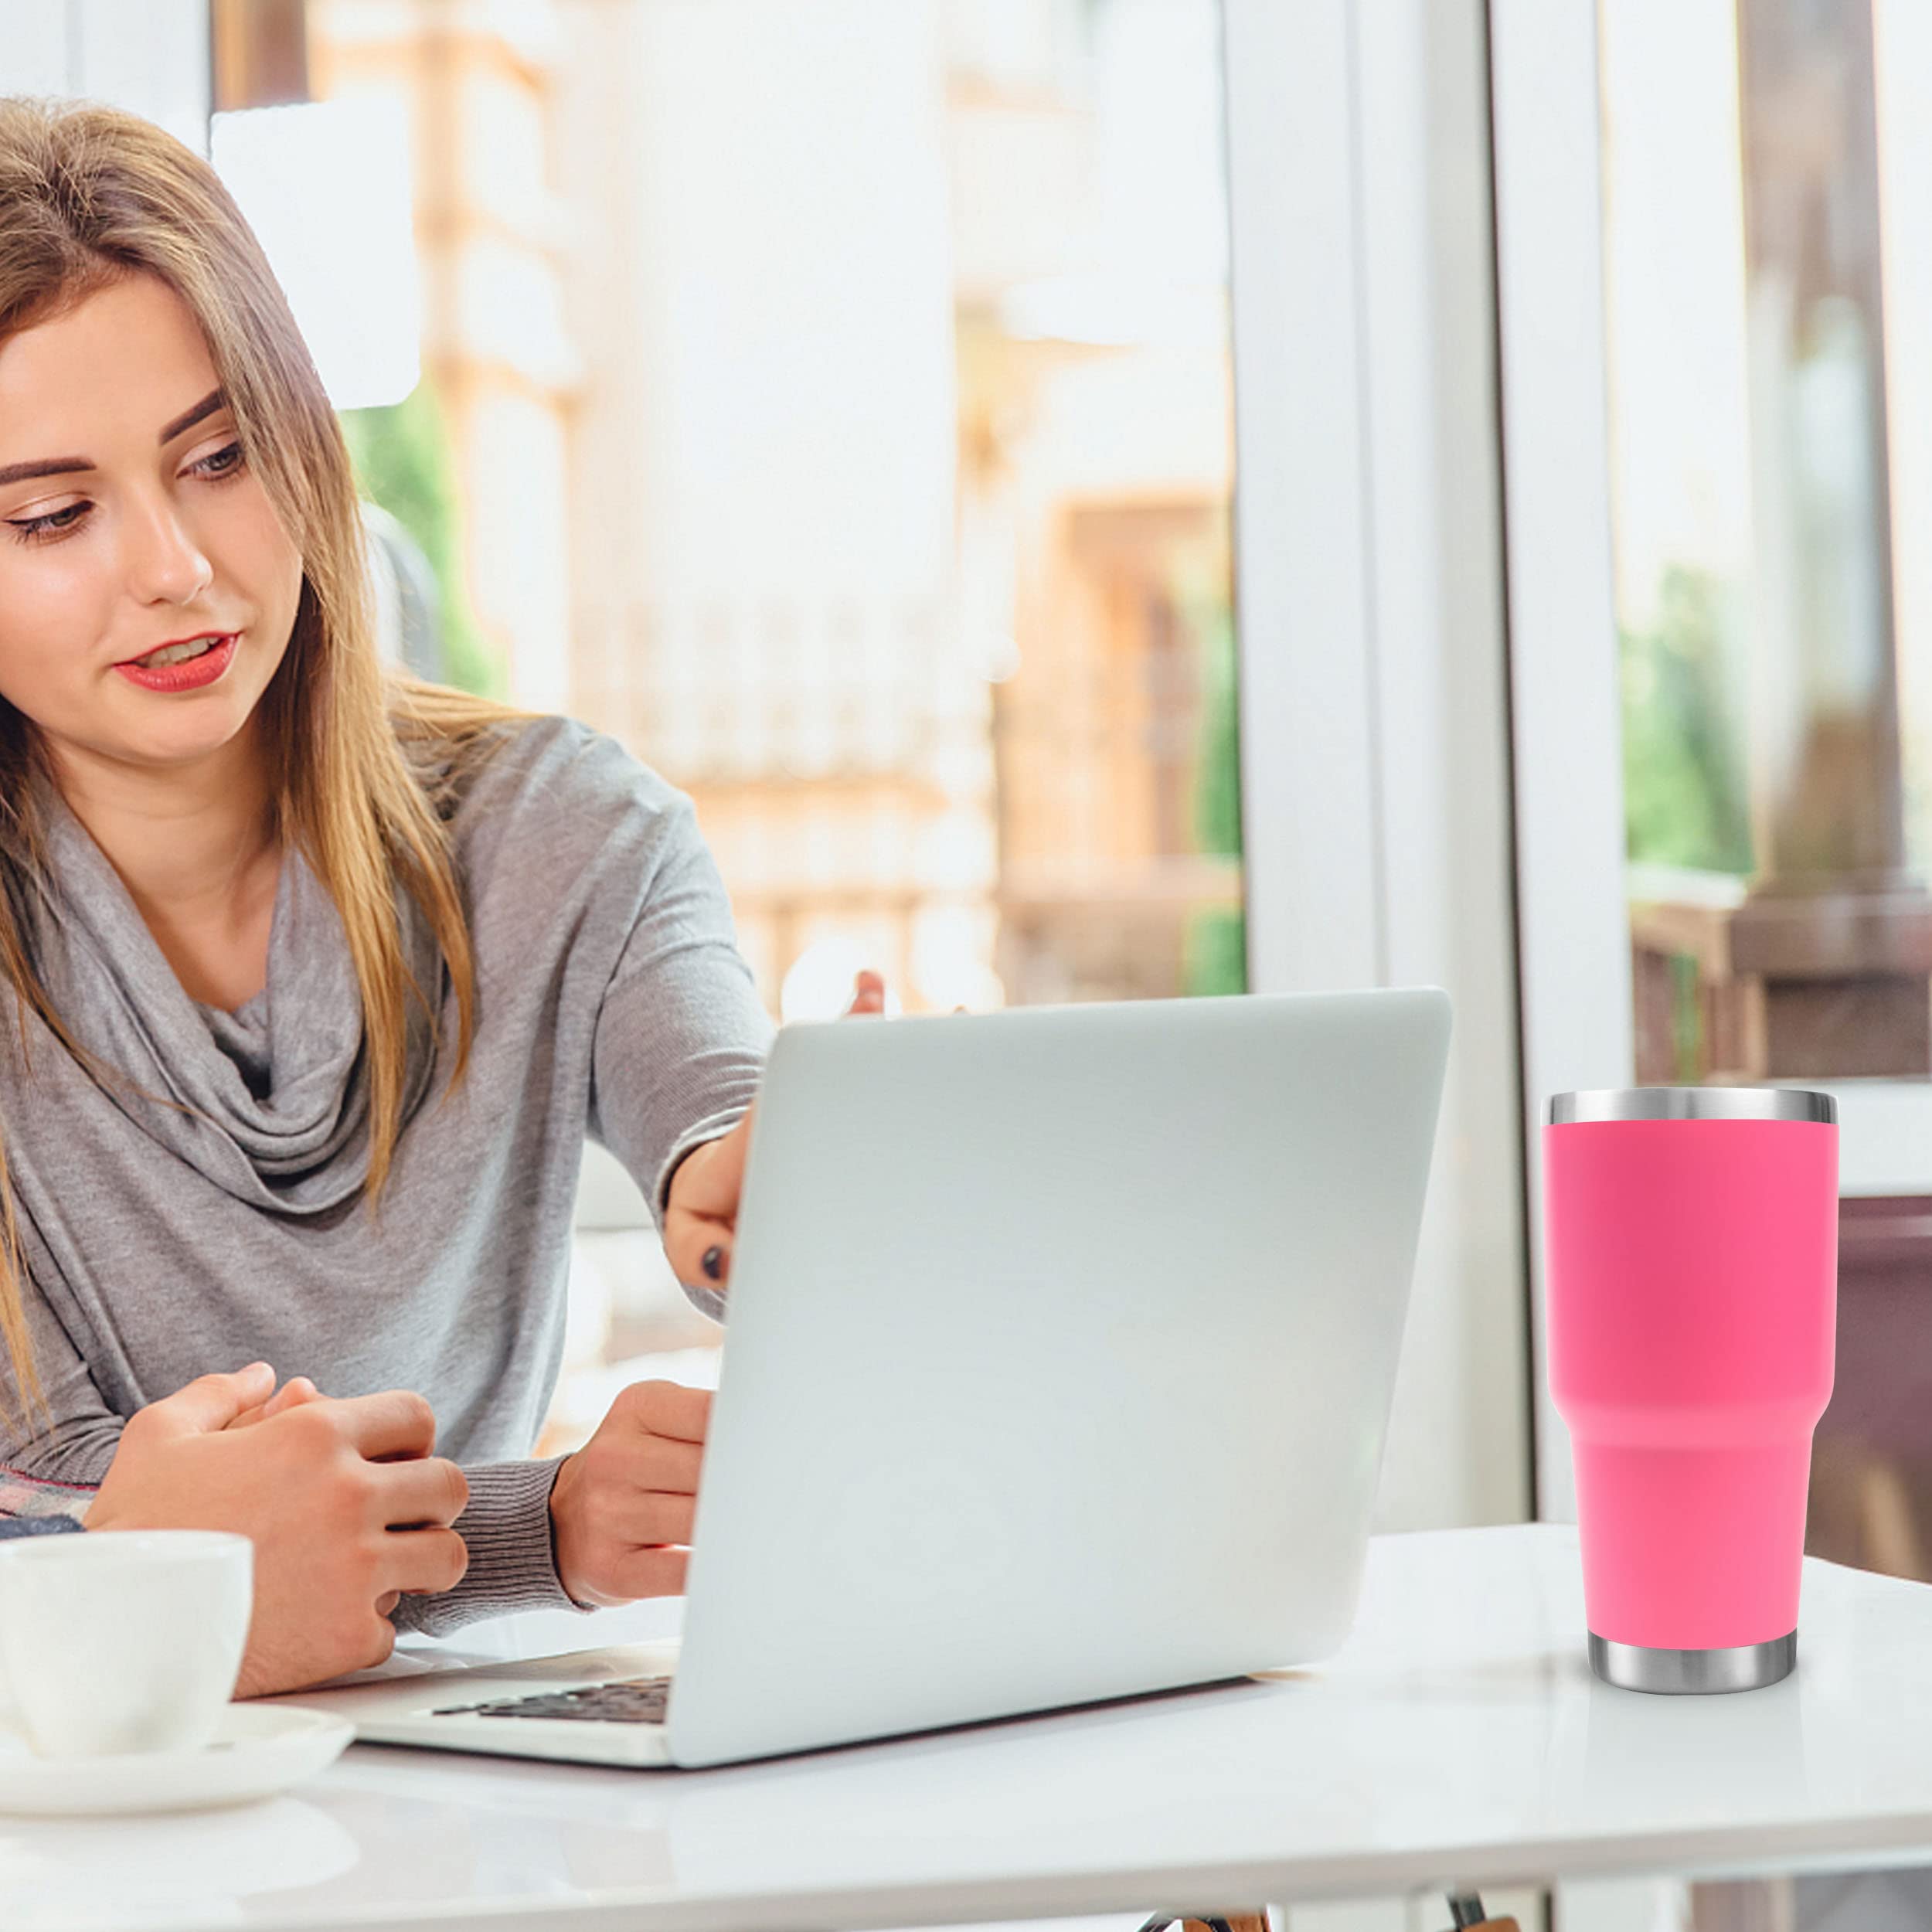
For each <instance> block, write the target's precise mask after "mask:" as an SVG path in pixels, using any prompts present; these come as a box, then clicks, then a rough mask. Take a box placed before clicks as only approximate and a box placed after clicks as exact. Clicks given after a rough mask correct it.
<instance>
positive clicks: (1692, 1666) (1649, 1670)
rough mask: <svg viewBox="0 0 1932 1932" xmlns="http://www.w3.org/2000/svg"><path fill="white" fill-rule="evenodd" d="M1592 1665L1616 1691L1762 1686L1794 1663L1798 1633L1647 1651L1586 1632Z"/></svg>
mask: <svg viewBox="0 0 1932 1932" xmlns="http://www.w3.org/2000/svg"><path fill="white" fill-rule="evenodd" d="M1797 1667H1798V1632H1797V1631H1792V1632H1791V1634H1790V1635H1789V1636H1788V1637H1774V1638H1772V1639H1771V1641H1770V1642H1769V1643H1768V1644H1740V1645H1736V1647H1735V1648H1733V1649H1730V1650H1651V1649H1648V1648H1645V1646H1644V1645H1641V1644H1613V1643H1611V1642H1609V1641H1607V1640H1606V1639H1605V1638H1601V1637H1599V1636H1598V1635H1597V1633H1596V1632H1595V1631H1591V1632H1590V1668H1591V1669H1592V1670H1594V1672H1596V1673H1597V1675H1598V1676H1599V1677H1600V1678H1601V1679H1603V1680H1604V1682H1605V1683H1606V1684H1614V1685H1616V1686H1617V1689H1620V1690H1634V1691H1655V1692H1659V1693H1661V1694H1662V1695H1664V1696H1679V1697H1681V1696H1692V1695H1695V1694H1696V1693H1699V1692H1706V1693H1707V1692H1713V1691H1747V1690H1762V1689H1764V1686H1765V1685H1767V1684H1775V1683H1776V1682H1777V1681H1778V1679H1780V1678H1782V1677H1788V1676H1790V1675H1791V1672H1793V1671H1794V1669H1796V1668H1797Z"/></svg>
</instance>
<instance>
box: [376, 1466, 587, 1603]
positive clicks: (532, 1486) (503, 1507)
mask: <svg viewBox="0 0 1932 1932" xmlns="http://www.w3.org/2000/svg"><path fill="white" fill-rule="evenodd" d="M562 1464H563V1458H562V1457H561V1456H553V1457H551V1458H548V1459H547V1460H546V1461H542V1462H493V1463H485V1464H479V1465H477V1466H474V1467H471V1466H466V1467H465V1468H464V1471H463V1474H464V1476H465V1477H466V1478H468V1481H469V1485H470V1500H469V1502H468V1506H467V1507H466V1508H465V1509H464V1512H463V1513H462V1515H460V1516H458V1517H457V1519H456V1529H457V1534H458V1535H459V1536H461V1538H462V1539H463V1540H464V1543H465V1544H466V1545H467V1546H468V1549H469V1553H470V1566H469V1568H468V1570H465V1571H464V1573H463V1580H462V1581H461V1583H458V1584H457V1587H455V1588H454V1590H444V1591H443V1592H441V1593H440V1594H439V1595H437V1596H434V1597H403V1599H402V1600H401V1601H400V1603H398V1604H397V1605H396V1608H395V1610H394V1611H393V1612H392V1613H391V1621H393V1623H394V1624H395V1625H396V1628H397V1629H398V1630H411V1631H420V1632H422V1634H423V1635H425V1636H428V1637H440V1636H443V1635H444V1634H447V1632H448V1631H453V1630H457V1629H460V1628H461V1627H462V1626H463V1625H464V1624H473V1623H474V1622H475V1621H477V1620H478V1618H479V1617H502V1616H505V1615H507V1614H509V1613H510V1612H511V1611H519V1610H580V1609H582V1608H583V1605H582V1604H579V1603H577V1602H576V1601H575V1600H573V1598H571V1597H569V1596H568V1595H566V1594H565V1591H564V1588H563V1585H562V1584H561V1583H559V1582H558V1581H557V1574H556V1558H555V1556H553V1553H552V1549H551V1543H550V1491H551V1489H552V1488H553V1485H555V1484H556V1472H557V1471H558V1469H559V1468H560V1467H561V1466H562Z"/></svg>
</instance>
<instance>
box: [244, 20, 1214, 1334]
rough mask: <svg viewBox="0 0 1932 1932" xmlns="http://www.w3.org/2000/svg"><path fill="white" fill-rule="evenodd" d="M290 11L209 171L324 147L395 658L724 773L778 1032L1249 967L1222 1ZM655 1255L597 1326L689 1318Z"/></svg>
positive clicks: (747, 911) (255, 57)
mask: <svg viewBox="0 0 1932 1932" xmlns="http://www.w3.org/2000/svg"><path fill="white" fill-rule="evenodd" d="M290 18H291V9H287V8H283V7H280V6H277V7H275V8H273V9H254V8H224V9H222V10H221V11H220V12H218V13H217V15H216V29H217V36H218V44H217V48H216V53H217V73H218V76H219V77H222V84H223V85H224V86H226V87H228V88H229V89H230V92H229V93H228V94H227V97H226V98H225V99H224V100H223V102H222V103H221V105H222V107H223V108H224V109H226V111H227V112H226V114H225V115H224V116H223V117H220V118H219V119H218V121H217V127H216V148H217V152H218V155H221V154H223V153H224V152H225V153H226V155H229V156H230V165H231V167H232V168H233V169H236V170H240V171H247V170H248V169H249V168H250V167H251V166H252V171H253V172H252V175H251V179H253V180H255V181H256V182H257V183H258V184H260V183H266V185H264V186H260V189H259V192H260V194H261V195H263V196H266V197H267V201H268V202H270V203H273V202H274V195H275V192H276V190H275V179H276V172H277V171H276V166H275V156H276V153H277V150H278V148H281V149H287V148H292V147H293V145H294V144H296V143H297V142H298V141H315V140H318V139H320V140H322V141H325V143H328V142H332V143H333V148H332V152H334V153H335V155H336V157H337V160H336V162H335V165H332V166H329V167H322V166H318V165H314V164H313V162H311V164H310V165H307V166H305V167H304V168H302V169H301V171H300V175H301V179H302V181H303V182H304V188H303V191H302V193H301V196H300V197H299V199H294V198H291V196H289V195H288V194H287V193H286V192H284V195H283V197H282V199H283V205H284V215H285V216H286V219H287V226H290V228H291V231H292V233H293V235H294V240H292V241H291V243H290V244H289V247H291V250H294V252H295V253H305V254H306V255H307V256H308V257H309V260H308V265H307V267H306V270H302V269H301V268H299V267H298V268H297V269H294V270H286V271H285V279H287V280H288V281H291V284H293V282H294V280H295V279H296V278H297V275H298V274H305V275H306V279H307V280H308V281H310V282H311V283H313V284H316V285H317V286H316V287H315V291H314V293H313V294H312V295H311V301H313V302H314V303H315V304H316V305H317V309H318V318H317V319H311V318H309V317H308V316H305V317H304V320H305V321H306V322H307V324H308V327H309V329H310V333H311V340H315V341H318V342H319V341H320V340H321V338H322V337H324V336H325V335H326V336H328V337H329V338H331V339H332V340H335V341H337V342H338V343H339V344H340V348H339V351H338V352H337V353H336V359H335V363H334V365H333V366H331V365H330V363H329V362H327V361H325V367H324V373H325V379H327V380H328V381H329V383H330V385H331V389H332V393H333V394H334V395H335V396H336V398H337V400H338V403H341V404H343V405H345V422H346V424H347V427H348V430H349V436H350V439H351V441H352V445H353V447H354V448H355V453H356V455H357V458H358V462H359V468H360V471H361V474H362V478H363V479H364V482H365V485H366V489H367V492H368V493H369V495H370V496H371V497H372V498H373V499H374V501H375V502H376V504H378V505H380V506H381V509H382V511H383V512H386V513H387V515H386V518H378V519H376V522H377V526H378V528H379V532H380V535H379V541H380V542H381V543H382V545H383V548H384V550H385V553H386V554H387V555H389V556H391V557H392V558H393V560H395V561H396V570H395V571H394V572H393V582H392V583H391V586H390V589H391V599H390V601H391V604H392V606H393V611H392V624H391V629H392V631H393V635H394V638H395V641H396V648H398V649H399V650H400V651H403V653H404V654H405V655H407V656H408V657H410V658H411V660H412V661H413V662H416V663H417V664H418V665H421V666H422V667H423V668H426V669H428V670H430V671H431V672H434V673H435V674H436V675H442V676H444V677H447V678H449V679H453V680H455V681H458V682H463V683H465V684H468V685H473V686H476V687H478V688H481V689H490V690H495V691H501V692H509V693H510V694H512V695H513V696H516V697H517V698H519V699H522V700H523V701H525V702H529V703H532V704H534V705H537V706H543V707H546V708H555V709H564V710H568V711H570V712H571V713H574V714H575V715H577V716H580V717H581V718H583V719H584V720H586V721H587V723H590V724H592V725H594V726H597V727H599V728H600V729H601V730H606V731H608V732H611V733H614V734H615V735H616V736H618V737H620V738H621V739H622V740H624V742H625V743H627V744H628V746H629V747H631V749H632V750H634V751H635V752H636V753H637V754H638V756H639V757H641V758H643V759H644V760H645V761H646V762H648V763H649V764H651V765H653V766H655V767H656V768H658V770H661V771H662V772H663V773H664V774H665V775H666V776H667V777H669V778H670V779H671V780H672V781H673V782H675V784H678V785H679V786H681V787H683V788H684V789H685V790H687V791H689V792H690V793H691V794H692V796H693V797H694V798H695V799H696V801H697V804H698V808H699V818H700V821H701V824H702V827H703V829H704V831H705V833H706V836H707V838H709V842H710V843H711V845H712V847H713V850H714V851H715V852H716V854H717V855H718V858H719V862H720V864H721V866H722V868H723V872H724V874H725V877H726V883H727V884H728V885H729V886H730V889H731V892H732V896H733V903H734V905H735V906H736V913H737V917H738V920H739V924H740V934H741V939H742V943H743V947H744V949H745V951H746V953H747V956H748V957H749V958H750V961H751V962H752V964H753V968H754V970H755V971H756V972H757V976H758V979H759V983H760V986H761V988H763V990H764V993H765V995H766V997H767V1000H768V1002H770V1005H771V1007H772V1009H773V1010H774V1012H777V1013H781V1014H783V1015H784V1016H786V1017H787V1018H795V1017H800V1016H809V1015H828V1014H832V1013H835V1012H838V1011H839V1010H840V1009H842V1006H843V1005H844V1004H845V1001H846V1000H847V999H848V998H849V995H850V989H851V985H852V974H853V972H854V971H855V969H856V968H859V967H860V966H872V967H876V968H879V969H880V970H882V971H884V972H885V973H886V975H887V976H888V978H889V981H890V982H891V985H892V986H893V989H894V992H895V994H896V996H897V998H899V999H900V1000H901V1001H902V1002H903V1005H904V1007H905V1009H906V1010H908V1011H913V1012H919V1011H940V1012H945V1011H949V1010H951V1009H953V1008H954V1007H958V1006H964V1007H968V1008H973V1009H985V1008H988V1007H995V1006H998V1005H1002V1004H1006V1003H1015V1002H1039V1001H1060V1000H1067V999H1095V998H1128V997H1134V998H1138V997H1146V996H1157V995H1172V994H1183V993H1217V992H1236V991H1238V990H1240V988H1242V986H1243V983H1244V964H1243V936H1242V934H1243V928H1242V880H1241V861H1240V821H1239V812H1238V803H1237V798H1238V787H1237V781H1236V764H1235V759H1236V689H1235V660H1234V642H1233V625H1232V619H1231V598H1230V553H1229V523H1230V515H1229V505H1230V488H1231V481H1232V454H1231V451H1232V420H1231V396H1230V386H1231V377H1230V355H1229V347H1228V287H1227V260H1226V253H1227V250H1226V236H1227V230H1228V220H1227V207H1226V186H1225V183H1224V179H1223V160H1222V155H1223V140H1222V128H1221V116H1222V90H1221V83H1220V74H1219V10H1218V7H1217V6H1216V0H815V3H814V4H813V5H810V6H801V5H798V4H797V0H554V3H552V0H528V3H527V4H514V3H513V0H498V3H497V4H494V5H460V4H456V0H451V4H448V5H434V4H427V5H426V4H422V3H421V0H409V3H405V0H393V3H390V4H385V0H308V5H307V6H306V8H305V9H301V10H300V12H298V13H297V14H296V15H294V18H295V19H296V22H297V27H298V31H299V32H300V33H301V36H303V44H302V45H301V46H299V47H291V46H285V45H279V44H276V43H275V35H276V34H277V33H280V34H281V36H283V37H284V39H285V38H286V36H287V32H288V22H289V19H290ZM277 22H279V25H277V24H276V23H277ZM250 35H253V36H256V37H257V39H260V41H261V42H262V43H263V44H260V45H245V44H243V42H244V40H245V39H246V38H247V36H250ZM257 75H262V76H267V77H271V78H270V80H264V82H263V83H261V86H262V88H263V91H262V92H260V93H255V94H251V93H250V92H248V91H247V90H248V89H249V87H250V86H251V84H253V83H251V82H250V79H249V77H251V76H257ZM291 75H292V76H297V77H299V85H300V86H301V87H305V88H306V90H307V91H308V94H309V96H310V97H311V100H312V101H313V102H314V103H315V105H312V106H308V107H299V106H298V107H294V108H293V109H290V108H287V107H276V106H274V105H270V104H268V103H270V102H273V101H275V100H285V99H286V98H287V95H288V94H289V92H290V91H291V85H292V84H293V83H291V79H290V77H291ZM277 116H279V117H281V118H280V119H279V120H277V118H276V117H277ZM304 119H306V120H307V121H308V122H309V123H311V124H315V123H318V122H319V123H321V124H323V125H322V128H321V134H315V132H313V131H312V129H311V132H310V133H308V134H298V132H297V131H296V125H297V124H298V123H299V122H301V121H304ZM264 150H265V151H266V158H264V152H263V151H264ZM311 152H312V150H311ZM251 153H252V154H253V155H254V159H253V162H252V163H251V162H249V161H247V159H246V158H245V157H246V156H247V155H250V154H251ZM288 172H289V173H290V174H291V177H292V176H293V175H294V172H295V171H293V170H291V171H288ZM321 182H333V183H335V184H337V189H338V192H336V193H335V196H334V197H333V199H335V201H337V202H339V203H340V204H341V205H340V206H325V205H323V203H324V202H326V201H328V199H330V197H329V196H328V195H327V194H325V193H321V191H318V188H317V186H316V184H318V183H321ZM238 185H239V184H238ZM318 195H319V196H320V199H318ZM244 199H245V200H247V196H244ZM255 206H256V204H254V203H252V202H251V203H250V208H251V213H253V212H255ZM401 211H407V213H408V216H409V218H410V219H409V223H408V227H409V230H410V232H409V233H406V234H405V235H403V237H402V240H401V242H400V246H401V247H403V250H405V252H406V253H410V252H413V267H414V274H413V277H412V276H411V274H410V273H409V272H408V265H407V263H405V264H404V267H403V268H402V269H400V270H396V269H393V268H391V267H389V266H386V264H390V263H392V262H393V260H394V255H393V249H394V247H396V246H397V245H399V244H398V243H397V241H396V226H395V224H396V219H399V218H400V213H401ZM257 219H258V220H260V223H261V224H262V225H263V226H264V228H265V229H266V228H267V227H268V226H272V225H273V222H272V209H271V210H270V213H264V214H261V215H259V216H258V217H257ZM330 236H336V237H338V240H337V242H336V243H335V248H336V252H337V253H338V255H341V256H342V257H346V258H347V259H345V260H341V261H338V262H337V263H336V264H335V265H334V267H329V266H328V262H327V258H328V253H329V247H330V243H329V240H328V238H329V237H330ZM318 263H319V264H322V265H321V266H319V267H318ZM372 263H381V264H385V266H383V267H380V268H372V267H371V264H372ZM331 309H332V312H331V313H329V314H327V315H324V314H321V311H324V310H331ZM319 355H321V349H319V348H318V356H319ZM419 366H420V381H418V380H417V379H416V372H417V368H418V367H419ZM350 405H370V406H350ZM623 1239H624V1240H628V1241H630V1242H631V1243H632V1247H631V1248H628V1249H626V1250H625V1251H624V1253H622V1254H621V1255H619V1254H617V1245H616V1244H617V1243H618V1240H619V1237H617V1236H614V1235H613V1236H610V1237H609V1239H608V1240H607V1239H606V1237H605V1236H602V1235H597V1236H587V1237H585V1238H584V1240H583V1241H582V1242H580V1256H579V1259H580V1264H583V1265H584V1266H585V1267H590V1266H591V1264H593V1263H594V1264H596V1265H597V1266H600V1267H601V1266H604V1265H605V1264H608V1265H607V1272H608V1273H609V1274H610V1275H611V1282H610V1283H609V1284H608V1287H609V1298H610V1299H611V1301H612V1302H613V1304H614V1305H615V1307H616V1309H617V1314H616V1315H615V1317H614V1321H613V1320H611V1319H606V1320H604V1322H603V1325H602V1329H601V1330H600V1333H599V1339H598V1340H597V1352H605V1353H607V1352H609V1351H610V1350H611V1349H613V1348H616V1349H619V1350H620V1351H621V1350H623V1349H627V1348H628V1349H631V1350H632V1351H633V1352H635V1351H636V1350H637V1349H639V1348H641V1347H644V1346H645V1345H647V1344H648V1345H651V1346H658V1345H662V1346H664V1347H675V1346H679V1345H682V1344H683V1343H684V1342H686V1341H689V1340H690V1339H692V1323H691V1321H689V1319H688V1318H686V1317H685V1315H684V1313H683V1311H682V1308H681V1307H677V1306H674V1305H673V1304H672V1301H671V1300H670V1298H668V1296H665V1297H660V1298H658V1299H657V1300H652V1299H651V1298H650V1297H648V1296H646V1295H645V1294H643V1293H642V1291H641V1290H639V1289H638V1287H637V1286H636V1281H635V1277H636V1275H637V1274H638V1270H640V1269H641V1268H642V1267H645V1263H644V1261H643V1260H641V1259H640V1257H639V1253H638V1252H637V1251H636V1243H638V1242H639V1241H641V1240H643V1239H645V1237H641V1236H630V1235H627V1236H624V1237H623ZM600 1243H601V1245H600ZM587 1257H588V1259H587ZM662 1285H663V1284H661V1283H660V1284H658V1286H660V1287H662ZM596 1299H597V1287H596V1284H594V1283H593V1282H591V1281H590V1280H589V1277H588V1276H587V1277H586V1280H585V1281H584V1282H583V1283H582V1284H580V1295H579V1301H580V1303H581V1304H583V1305H585V1306H587V1307H593V1308H594V1303H595V1301H596ZM660 1304H661V1305H660ZM647 1307H650V1308H658V1312H659V1314H660V1315H662V1321H658V1322H657V1324H656V1325H655V1326H654V1325H653V1323H652V1321H651V1320H648V1319H646V1318H645V1315H643V1314H641V1313H640V1312H639V1311H640V1310H641V1309H644V1308H647ZM627 1311H628V1312H627ZM585 1320H586V1321H587V1322H588V1323H589V1324H590V1326H591V1327H592V1328H597V1327H598V1318H597V1317H596V1316H595V1315H594V1312H593V1314H591V1315H587V1316H586V1317H585ZM613 1327H614V1336H613V1334H612V1333H611V1332H609V1331H611V1330H612V1329H613Z"/></svg>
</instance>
